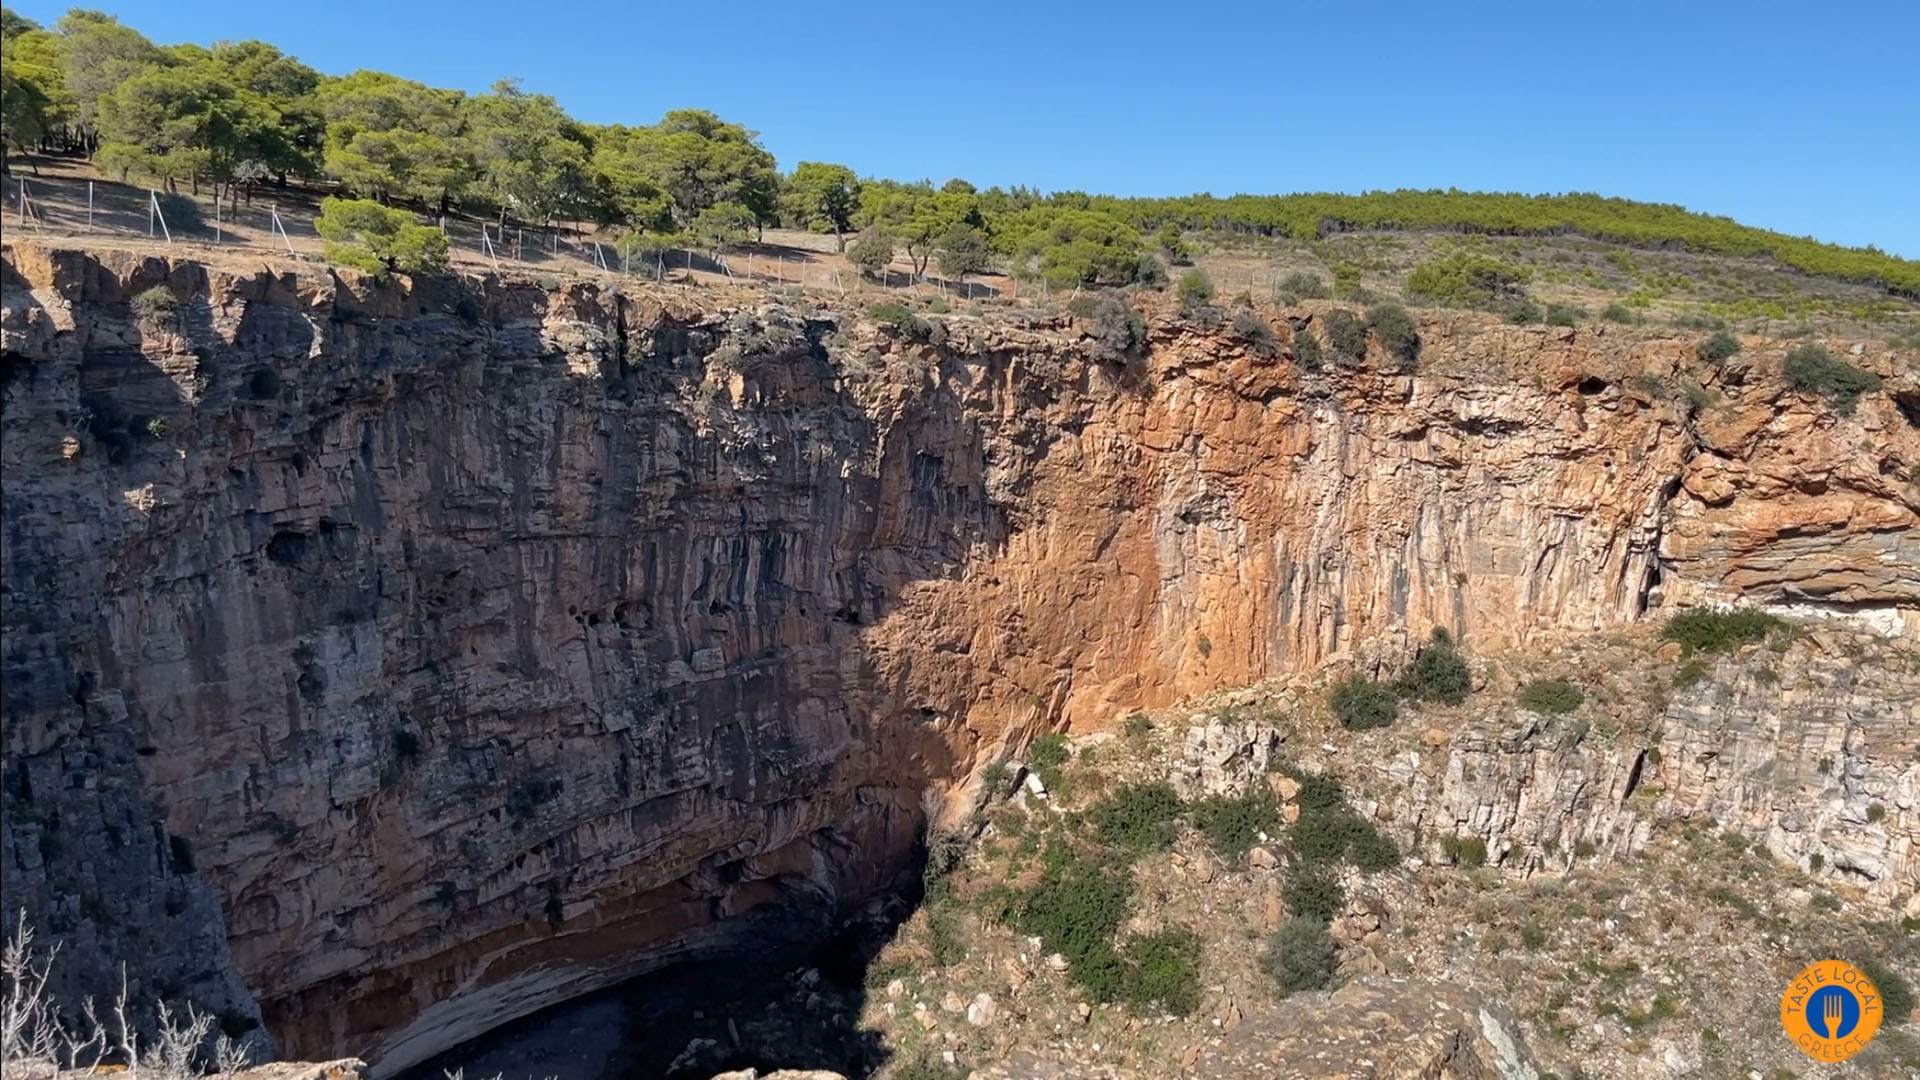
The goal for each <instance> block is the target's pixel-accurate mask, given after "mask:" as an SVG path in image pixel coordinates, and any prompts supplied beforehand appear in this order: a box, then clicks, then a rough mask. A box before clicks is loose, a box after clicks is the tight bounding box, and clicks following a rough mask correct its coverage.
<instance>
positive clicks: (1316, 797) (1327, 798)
mask: <svg viewBox="0 0 1920 1080" xmlns="http://www.w3.org/2000/svg"><path fill="white" fill-rule="evenodd" d="M1278 771H1279V772H1280V773H1282V774H1283V775H1286V776H1290V777H1292V778H1293V779H1294V780H1296V781H1298V782H1299V784H1300V793H1299V794H1298V795H1296V796H1294V801H1295V802H1297V803H1299V804H1300V808H1301V809H1302V810H1334V809H1338V808H1339V807H1340V806H1341V805H1342V804H1344V803H1345V802H1346V801H1347V793H1346V792H1345V791H1343V790H1341V788H1340V781H1338V780H1335V779H1334V778H1333V777H1331V776H1323V775H1321V774H1319V773H1309V772H1302V771H1300V770H1299V769H1295V768H1289V767H1285V766H1282V767H1281V768H1280V769H1279V770H1278Z"/></svg>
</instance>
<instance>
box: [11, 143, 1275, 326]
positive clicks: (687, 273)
mask: <svg viewBox="0 0 1920 1080" xmlns="http://www.w3.org/2000/svg"><path fill="white" fill-rule="evenodd" d="M4 186H5V194H6V201H5V207H4V213H0V232H9V233H16V234H24V235H28V236H33V237H36V238H39V239H43V240H51V241H58V240H61V239H71V240H74V241H76V242H86V243H89V244H95V245H102V244H104V245H106V246H113V247H122V248H130V249H133V250H139V251H148V252H155V253H157V252H159V251H160V250H162V249H165V250H171V251H178V250H181V249H187V250H194V251H204V252H208V253H214V252H222V251H229V252H230V251H257V252H260V253H262V254H267V255H270V256H273V257H274V258H276V259H282V260H288V261H292V262H294V263H296V264H298V265H300V266H306V267H311V268H312V269H313V270H314V271H315V272H318V271H319V270H320V269H321V268H324V267H325V266H326V265H327V259H326V254H325V249H326V244H325V241H324V240H322V239H321V237H320V236H319V234H318V233H317V232H316V231H315V230H314V226H313V218H314V216H315V211H316V206H315V204H316V202H317V197H316V196H314V195H312V194H309V193H304V192H300V191H297V190H293V189H285V190H282V189H275V188H272V187H260V188H254V189H243V190H240V191H239V192H238V193H237V197H236V195H235V194H234V193H232V192H227V193H223V194H222V197H220V198H218V199H215V198H212V197H211V194H210V193H209V195H207V196H201V195H200V194H198V193H195V192H161V191H157V190H152V189H147V188H141V187H135V186H132V185H128V184H121V183H115V182H112V181H107V180H98V179H93V178H89V177H86V176H84V175H72V174H58V173H51V172H50V173H49V174H47V175H36V176H26V175H21V174H20V173H19V171H18V170H15V171H14V173H13V175H11V176H8V177H7V178H6V179H5V180H4ZM432 220H433V222H434V224H436V225H437V226H438V227H439V228H440V229H441V231H442V232H443V233H444V234H445V235H446V237H447V243H448V248H449V258H450V261H451V262H452V264H453V265H454V266H455V267H456V268H458V269H461V270H467V271H474V272H482V273H484V272H487V271H492V272H495V273H502V274H504V273H508V272H517V273H520V274H524V275H529V276H535V277H546V276H549V275H552V276H556V277H593V278H606V279H617V278H627V279H642V280H652V281H660V282H678V283H682V284H688V285H691V284H695V283H711V282H716V281H733V282H738V283H743V284H745V283H751V284H755V285H761V286H775V287H798V288H802V289H816V290H824V291H829V292H833V293H837V294H840V295H847V294H853V293H867V294H873V293H876V292H877V293H882V294H885V293H895V294H906V293H917V294H923V295H929V296H933V295H937V296H941V297H944V298H948V299H958V300H962V301H967V302H986V303H1011V304H1015V305H1018V306H1023V307H1024V306H1029V305H1032V304H1035V303H1039V304H1042V305H1046V304H1050V303H1052V302H1055V301H1058V300H1059V299H1061V298H1062V297H1063V296H1064V295H1066V294H1065V293H1062V292H1060V291H1058V290H1053V289H1048V288H1046V287H1045V285H1044V284H1043V283H1042V282H1040V281H1038V280H1036V279H1035V278H1032V277H1027V278H1016V277H1013V276H1009V275H1005V274H986V275H980V276H977V277H970V278H962V279H959V280H954V281H949V280H944V279H942V278H940V277H939V276H937V275H934V274H931V273H926V272H924V268H916V267H913V266H903V265H902V263H901V262H900V261H899V260H896V262H895V263H894V265H893V266H891V267H888V268H887V269H886V270H885V271H883V272H882V273H881V274H879V275H877V276H873V275H868V274H864V273H860V272H857V271H855V270H854V269H853V268H852V267H851V266H850V265H848V264H846V262H845V261H844V259H841V258H839V257H837V255H836V254H835V253H834V251H833V250H832V249H833V247H834V240H833V238H832V237H830V236H824V235H819V234H812V233H801V232H794V231H789V230H771V231H769V233H768V234H766V235H765V236H763V237H762V238H761V239H760V240H759V241H758V242H756V243H752V244H746V245H741V246H738V247H735V248H733V249H731V250H729V251H726V252H702V251H697V250H691V249H688V248H670V249H664V250H662V249H656V248H646V249H643V248H640V247H637V246H635V245H633V244H631V243H628V244H622V243H620V242H619V240H618V239H616V238H613V237H609V236H606V235H604V234H601V233H598V232H596V231H593V230H591V229H588V228H581V227H568V226H565V225H562V226H556V227H536V226H528V225H516V224H509V223H505V222H501V221H496V220H475V219H472V218H462V217H454V216H447V217H441V218H436V219H432ZM1203 267H1204V269H1206V270H1207V271H1208V272H1209V274H1210V275H1211V277H1212V281H1213V285H1214V289H1215V294H1216V295H1218V296H1220V297H1222V298H1223V299H1224V298H1227V297H1236V296H1241V295H1245V296H1247V297H1249V298H1253V299H1259V300H1267V299H1270V298H1271V297H1272V296H1273V294H1274V292H1275V290H1276V288H1277V287H1278V286H1279V284H1280V282H1281V280H1282V278H1283V275H1284V273H1285V272H1286V271H1287V270H1288V269H1290V267H1287V266H1282V265H1276V263H1275V262H1270V261H1267V260H1263V259H1258V258H1257V257H1256V258H1254V259H1244V258H1237V257H1226V258H1215V259H1209V260H1207V262H1206V263H1205V264H1203ZM1182 272H1183V269H1182V268H1180V267H1175V268H1173V273H1174V274H1175V275H1176V276H1177V275H1178V274H1180V273H1182ZM1069 291H1070V292H1078V290H1077V289H1074V290H1069Z"/></svg>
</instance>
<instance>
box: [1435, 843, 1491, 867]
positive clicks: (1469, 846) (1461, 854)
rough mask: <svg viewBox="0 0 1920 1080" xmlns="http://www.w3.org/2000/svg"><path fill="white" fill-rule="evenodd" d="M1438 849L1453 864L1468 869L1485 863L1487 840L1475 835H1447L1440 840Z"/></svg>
mask: <svg viewBox="0 0 1920 1080" xmlns="http://www.w3.org/2000/svg"><path fill="white" fill-rule="evenodd" d="M1440 851H1441V853H1442V854H1444V855H1446V857H1447V861H1448V862H1451V863H1453V864H1454V865H1455V866H1465V867H1467V868H1469V869H1471V868H1473V867H1476V866H1485V865H1486V864H1487V842H1486V841H1485V840H1482V839H1481V838H1479V837H1477V836H1449V837H1446V838H1444V839H1442V840H1441V841H1440Z"/></svg>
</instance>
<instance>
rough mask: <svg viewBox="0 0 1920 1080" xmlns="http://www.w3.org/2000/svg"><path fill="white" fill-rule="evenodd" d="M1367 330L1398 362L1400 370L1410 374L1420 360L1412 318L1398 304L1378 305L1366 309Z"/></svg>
mask: <svg viewBox="0 0 1920 1080" xmlns="http://www.w3.org/2000/svg"><path fill="white" fill-rule="evenodd" d="M1367 328H1368V329H1370V330H1372V331H1373V332H1374V333H1375V334H1376V335H1378V336H1379V338H1380V344H1381V345H1383V346H1385V347H1386V350H1387V353H1388V354H1389V355H1391V356H1392V357H1393V358H1394V359H1396V360H1398V361H1400V370H1401V371H1403V372H1411V371H1412V370H1413V369H1414V367H1415V365H1416V364H1418V363H1419V360H1420V331H1419V329H1418V328H1416V327H1415V326H1414V325H1413V316H1411V315H1409V314H1407V309H1406V308H1403V307H1401V306H1400V305H1399V304H1393V303H1379V304H1375V305H1373V306H1372V307H1370V308H1368V309H1367Z"/></svg>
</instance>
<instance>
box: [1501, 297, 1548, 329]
mask: <svg viewBox="0 0 1920 1080" xmlns="http://www.w3.org/2000/svg"><path fill="white" fill-rule="evenodd" d="M1495 310H1497V311H1499V312H1500V314H1501V315H1502V316H1503V317H1504V318H1505V319H1506V320H1507V321H1508V322H1510V323H1512V324H1514V325H1515V326H1530V325H1532V324H1533V323H1537V322H1539V321H1540V320H1541V319H1543V318H1545V313H1544V312H1542V311H1541V310H1540V305H1539V304H1536V303H1534V302H1533V298H1532V297H1530V296H1518V297H1515V298H1513V299H1512V300H1508V301H1506V302H1504V303H1501V304H1499V305H1497V306H1496V308H1495Z"/></svg>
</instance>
